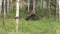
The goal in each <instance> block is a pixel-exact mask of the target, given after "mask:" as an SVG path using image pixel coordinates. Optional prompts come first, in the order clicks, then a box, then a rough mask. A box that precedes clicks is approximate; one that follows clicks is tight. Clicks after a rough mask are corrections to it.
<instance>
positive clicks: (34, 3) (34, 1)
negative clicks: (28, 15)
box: [33, 0, 36, 14]
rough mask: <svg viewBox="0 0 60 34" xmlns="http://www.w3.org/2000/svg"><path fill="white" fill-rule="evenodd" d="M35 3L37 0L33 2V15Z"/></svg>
mask: <svg viewBox="0 0 60 34" xmlns="http://www.w3.org/2000/svg"><path fill="white" fill-rule="evenodd" d="M35 2H36V0H33V13H34V14H35V7H36V6H35Z"/></svg>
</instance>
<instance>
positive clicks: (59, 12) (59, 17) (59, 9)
mask: <svg viewBox="0 0 60 34" xmlns="http://www.w3.org/2000/svg"><path fill="white" fill-rule="evenodd" d="M59 20H60V0H59Z"/></svg>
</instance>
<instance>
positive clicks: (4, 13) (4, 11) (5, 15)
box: [4, 0, 6, 17]
mask: <svg viewBox="0 0 60 34" xmlns="http://www.w3.org/2000/svg"><path fill="white" fill-rule="evenodd" d="M5 16H6V0H4V17H5Z"/></svg>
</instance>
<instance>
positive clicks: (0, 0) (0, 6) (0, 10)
mask: <svg viewBox="0 0 60 34" xmlns="http://www.w3.org/2000/svg"><path fill="white" fill-rule="evenodd" d="M1 12H2V0H0V16H1Z"/></svg>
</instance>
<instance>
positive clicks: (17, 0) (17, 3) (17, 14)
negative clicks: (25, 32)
mask: <svg viewBox="0 0 60 34" xmlns="http://www.w3.org/2000/svg"><path fill="white" fill-rule="evenodd" d="M18 21H19V0H16V33H18Z"/></svg>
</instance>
